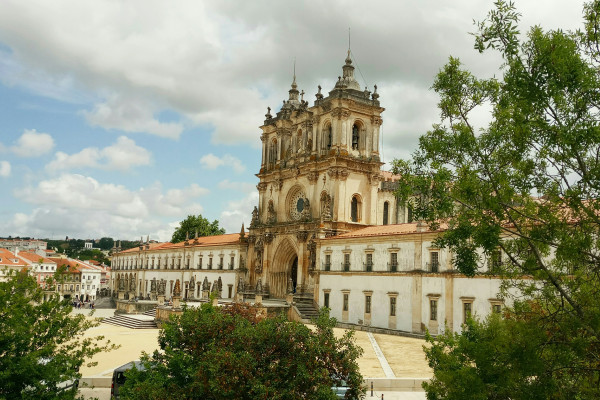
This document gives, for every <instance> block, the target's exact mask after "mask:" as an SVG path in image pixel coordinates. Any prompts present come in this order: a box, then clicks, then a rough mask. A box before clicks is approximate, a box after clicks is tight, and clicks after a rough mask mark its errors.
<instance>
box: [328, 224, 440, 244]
mask: <svg viewBox="0 0 600 400" xmlns="http://www.w3.org/2000/svg"><path fill="white" fill-rule="evenodd" d="M417 225H418V223H417V222H411V223H405V224H395V225H373V226H368V227H366V228H362V229H358V230H355V231H352V232H348V233H343V234H341V235H338V236H332V237H329V238H327V239H324V240H336V239H348V238H359V237H371V236H394V235H408V234H411V233H417ZM443 229H445V226H442V227H441V228H440V229H439V230H438V231H431V230H429V228H428V227H427V226H425V227H424V229H423V230H422V231H421V232H440V231H442V230H443Z"/></svg>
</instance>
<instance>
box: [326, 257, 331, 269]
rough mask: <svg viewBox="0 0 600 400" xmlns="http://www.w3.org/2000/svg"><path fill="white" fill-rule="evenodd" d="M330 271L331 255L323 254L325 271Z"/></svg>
mask: <svg viewBox="0 0 600 400" xmlns="http://www.w3.org/2000/svg"><path fill="white" fill-rule="evenodd" d="M329 270H331V254H325V271H329Z"/></svg>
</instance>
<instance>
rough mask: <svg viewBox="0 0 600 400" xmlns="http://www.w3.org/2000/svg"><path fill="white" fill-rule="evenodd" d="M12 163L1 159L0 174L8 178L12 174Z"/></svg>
mask: <svg viewBox="0 0 600 400" xmlns="http://www.w3.org/2000/svg"><path fill="white" fill-rule="evenodd" d="M10 169H11V168H10V163H9V162H8V161H0V176H2V177H4V178H6V177H8V176H10Z"/></svg>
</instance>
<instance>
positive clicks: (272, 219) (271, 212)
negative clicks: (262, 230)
mask: <svg viewBox="0 0 600 400" xmlns="http://www.w3.org/2000/svg"><path fill="white" fill-rule="evenodd" d="M276 222H277V212H276V211H275V206H274V205H273V200H269V207H268V208H267V223H268V224H274V223H276Z"/></svg>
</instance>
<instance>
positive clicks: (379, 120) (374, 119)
mask: <svg viewBox="0 0 600 400" xmlns="http://www.w3.org/2000/svg"><path fill="white" fill-rule="evenodd" d="M371 123H372V124H373V125H381V124H383V119H382V118H381V117H378V116H376V115H373V116H371Z"/></svg>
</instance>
